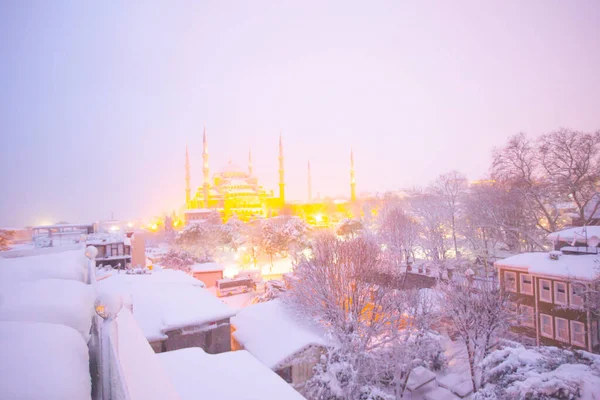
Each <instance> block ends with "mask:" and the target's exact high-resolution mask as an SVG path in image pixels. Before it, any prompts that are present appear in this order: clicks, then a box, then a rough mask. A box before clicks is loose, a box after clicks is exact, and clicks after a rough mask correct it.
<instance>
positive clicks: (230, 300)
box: [206, 287, 257, 310]
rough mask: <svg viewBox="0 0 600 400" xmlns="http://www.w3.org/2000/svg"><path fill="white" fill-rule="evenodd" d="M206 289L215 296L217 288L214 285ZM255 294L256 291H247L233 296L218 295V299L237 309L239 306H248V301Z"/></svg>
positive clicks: (250, 300) (249, 301)
mask: <svg viewBox="0 0 600 400" xmlns="http://www.w3.org/2000/svg"><path fill="white" fill-rule="evenodd" d="M206 290H208V291H209V292H210V293H212V295H213V296H215V297H217V288H216V287H211V288H207V289H206ZM256 296H257V292H247V293H240V294H236V295H233V296H224V297H219V299H220V300H221V301H222V302H223V303H225V304H227V305H228V306H229V307H231V308H233V309H234V310H239V309H240V308H244V307H246V306H249V305H250V303H251V302H252V300H253V299H254V298H255V297H256Z"/></svg>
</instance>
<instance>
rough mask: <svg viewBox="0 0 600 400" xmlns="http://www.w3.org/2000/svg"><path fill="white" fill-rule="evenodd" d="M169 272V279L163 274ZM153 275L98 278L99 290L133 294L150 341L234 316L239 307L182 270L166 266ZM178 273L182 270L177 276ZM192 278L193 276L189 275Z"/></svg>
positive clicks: (136, 314)
mask: <svg viewBox="0 0 600 400" xmlns="http://www.w3.org/2000/svg"><path fill="white" fill-rule="evenodd" d="M165 272H167V273H168V274H170V276H169V278H168V279H162V278H161V277H160V274H163V273H165ZM154 274H155V273H152V274H151V275H126V274H113V275H112V276H110V277H108V278H106V279H103V280H102V281H100V282H98V291H99V292H107V293H114V294H120V295H121V296H123V297H125V298H130V299H131V302H132V304H133V316H134V317H135V319H136V321H137V322H138V324H139V325H140V328H141V329H142V331H143V332H144V336H145V337H146V339H148V340H149V341H156V340H162V339H166V335H165V333H166V332H167V331H169V330H173V329H178V328H181V327H184V326H190V325H202V324H206V323H209V322H214V321H217V320H220V319H225V318H229V317H231V316H233V315H234V314H235V311H234V310H233V309H232V308H231V307H229V306H227V305H226V304H224V303H223V302H221V301H220V300H219V299H217V298H216V297H215V296H213V295H212V294H211V293H210V292H208V291H207V290H206V289H204V288H202V287H198V286H197V285H196V284H195V283H194V281H195V282H199V281H197V280H196V279H194V278H192V277H190V276H189V275H186V274H185V273H184V272H182V271H174V270H163V271H161V272H158V273H157V276H158V277H156V276H155V277H154V278H153V277H152V275H154ZM174 274H181V275H183V276H180V277H179V278H175V275H174ZM188 278H189V279H188Z"/></svg>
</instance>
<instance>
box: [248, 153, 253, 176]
mask: <svg viewBox="0 0 600 400" xmlns="http://www.w3.org/2000/svg"><path fill="white" fill-rule="evenodd" d="M252 170H253V168H252V149H249V150H248V175H250V176H252Z"/></svg>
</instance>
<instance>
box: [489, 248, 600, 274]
mask: <svg viewBox="0 0 600 400" xmlns="http://www.w3.org/2000/svg"><path fill="white" fill-rule="evenodd" d="M597 259H598V257H597V256H596V255H569V254H564V255H562V256H560V257H559V258H558V260H552V259H551V258H550V255H549V254H548V253H541V252H540V253H522V254H517V255H516V256H512V257H508V258H505V259H503V260H500V261H496V263H495V266H496V267H505V268H517V269H524V270H527V271H528V272H529V273H532V274H539V275H551V276H556V277H569V278H576V279H594V278H596V277H597V276H599V274H600V273H599V271H598V269H597V268H596V262H595V260H597Z"/></svg>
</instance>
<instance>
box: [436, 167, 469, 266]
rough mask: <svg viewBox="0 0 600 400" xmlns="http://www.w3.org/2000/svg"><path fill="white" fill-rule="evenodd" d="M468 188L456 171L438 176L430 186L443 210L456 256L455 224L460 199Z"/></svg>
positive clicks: (465, 181) (458, 213) (461, 175)
mask: <svg viewBox="0 0 600 400" xmlns="http://www.w3.org/2000/svg"><path fill="white" fill-rule="evenodd" d="M467 187H468V181H467V178H466V177H465V176H464V175H463V174H461V173H460V172H458V171H450V172H448V173H447V174H443V175H440V176H439V177H438V178H437V179H436V180H435V181H434V182H433V183H432V185H431V188H430V190H431V191H432V192H433V193H435V194H436V195H437V197H438V198H439V199H440V201H441V205H442V207H443V209H444V210H445V214H446V218H447V220H448V221H447V224H448V225H449V227H450V231H451V234H452V242H453V244H454V254H455V255H456V256H458V255H459V254H460V253H459V251H458V243H457V239H456V233H457V224H458V219H459V217H460V214H461V212H460V208H461V207H460V203H461V199H462V198H463V197H464V194H465V192H466V190H467Z"/></svg>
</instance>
